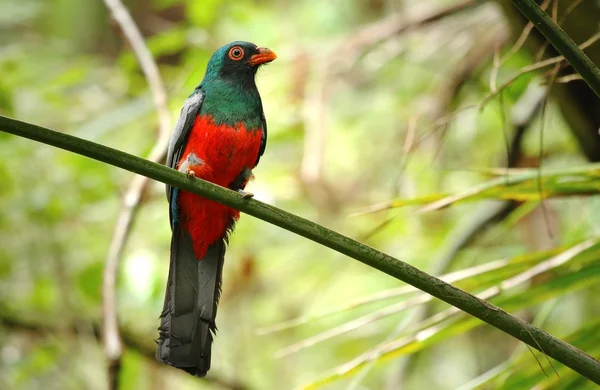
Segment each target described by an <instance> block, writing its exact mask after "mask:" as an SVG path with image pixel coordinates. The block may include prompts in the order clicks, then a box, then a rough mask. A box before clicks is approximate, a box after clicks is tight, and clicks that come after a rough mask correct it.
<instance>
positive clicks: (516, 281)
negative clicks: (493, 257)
mask: <svg viewBox="0 0 600 390" xmlns="http://www.w3.org/2000/svg"><path fill="white" fill-rule="evenodd" d="M597 244H598V239H590V240H586V241H584V242H581V243H579V244H577V245H575V246H573V247H571V248H569V249H567V250H566V251H564V252H562V253H560V254H558V255H556V256H554V257H552V258H550V259H548V260H546V261H544V262H542V263H540V264H537V265H535V266H533V267H531V268H530V269H528V270H527V271H524V272H522V273H520V274H518V275H516V276H513V277H512V278H510V279H507V280H505V281H504V282H502V283H500V284H499V285H497V286H494V287H491V288H488V289H486V290H485V291H482V292H481V293H479V294H477V297H479V298H481V299H490V298H492V297H495V296H497V295H499V294H500V293H501V292H503V291H506V290H509V289H511V288H514V287H516V286H518V285H520V284H522V283H524V282H527V281H529V280H531V279H532V278H534V277H535V276H538V275H540V274H542V273H544V272H548V271H550V270H552V269H555V268H557V267H559V266H561V265H563V264H565V263H567V262H568V261H570V260H572V259H573V258H574V257H575V256H577V255H579V254H581V253H582V252H584V251H586V250H588V249H590V248H591V247H593V246H594V245H597ZM459 313H460V311H459V310H456V308H455V307H450V308H448V309H446V310H444V311H441V312H439V313H437V314H436V315H434V316H432V317H429V318H428V319H426V320H425V321H422V322H421V323H419V325H417V327H416V333H415V334H414V335H409V336H405V337H402V338H400V339H398V340H395V341H393V342H391V343H380V344H379V345H377V346H376V347H375V348H373V349H371V350H369V351H367V352H365V353H363V354H361V355H359V356H358V357H356V358H354V359H352V360H351V361H350V362H347V363H344V364H343V365H340V366H338V367H337V368H335V369H334V372H335V375H336V376H340V377H341V376H345V375H347V374H348V373H350V372H352V371H354V370H355V369H357V368H358V367H361V366H362V365H364V364H365V363H368V362H370V361H373V360H377V359H379V358H380V357H382V356H383V355H386V354H389V353H390V352H392V351H395V350H398V349H400V348H402V347H405V346H407V345H408V344H409V343H411V342H415V341H420V342H422V341H424V340H426V339H429V338H430V337H432V336H434V335H435V334H437V333H439V332H440V331H441V330H442V329H443V327H442V324H441V323H442V321H446V320H449V319H450V318H452V317H454V316H456V315H457V314H459ZM523 331H525V332H528V330H527V329H523ZM531 336H532V338H533V339H534V340H535V341H534V345H531V344H529V345H530V346H532V347H534V348H536V349H538V350H539V349H540V346H539V345H537V342H536V341H538V340H537V337H533V335H531ZM542 352H543V351H542ZM544 353H545V352H544ZM551 365H552V364H551Z"/></svg>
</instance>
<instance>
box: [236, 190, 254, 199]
mask: <svg viewBox="0 0 600 390" xmlns="http://www.w3.org/2000/svg"><path fill="white" fill-rule="evenodd" d="M238 192H239V193H240V194H241V195H242V199H250V198H253V197H254V194H253V193H252V192H247V191H244V190H238Z"/></svg>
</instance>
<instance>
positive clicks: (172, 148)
mask: <svg viewBox="0 0 600 390" xmlns="http://www.w3.org/2000/svg"><path fill="white" fill-rule="evenodd" d="M203 100H204V93H203V92H202V90H200V89H198V90H196V91H195V92H194V93H193V94H192V95H191V96H190V97H189V98H188V99H187V100H186V101H185V104H184V105H183V108H182V109H181V113H180V114H179V118H178V119H177V123H176V124H175V129H174V130H173V135H171V140H170V141H169V148H168V149H167V166H168V167H170V168H174V169H177V164H178V163H179V160H181V155H182V154H183V151H184V150H185V145H186V144H187V140H188V138H189V136H190V132H191V130H192V127H193V126H194V121H195V120H196V116H197V115H198V113H199V112H200V107H201V106H202V101H203ZM172 195H173V188H172V187H171V186H170V185H168V184H167V199H168V200H169V202H171V197H172Z"/></svg>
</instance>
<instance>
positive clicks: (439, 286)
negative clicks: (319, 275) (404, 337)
mask: <svg viewBox="0 0 600 390" xmlns="http://www.w3.org/2000/svg"><path fill="white" fill-rule="evenodd" d="M0 131H4V132H6V133H10V134H14V135H18V136H20V137H24V138H29V139H32V140H35V141H39V142H43V143H45V144H47V145H52V146H55V147H58V148H61V149H65V150H69V151H71V152H74V153H78V154H81V155H84V156H87V157H90V158H93V159H96V160H98V161H102V162H104V163H106V164H110V165H113V166H115V167H119V168H123V169H126V170H128V171H131V172H135V173H139V174H143V175H145V176H147V177H149V178H152V179H154V180H158V181H160V182H162V183H165V184H169V185H171V186H173V187H176V188H180V189H181V190H183V191H189V192H191V193H194V194H196V195H199V196H201V197H204V198H206V199H208V200H212V201H216V202H219V203H222V204H224V205H226V206H228V207H232V208H235V209H237V210H240V211H242V212H244V213H246V214H249V215H252V216H254V217H256V218H259V219H261V220H263V221H265V222H269V223H271V224H273V225H276V226H279V227H281V228H283V229H286V230H289V231H291V232H293V233H296V234H298V235H301V236H303V237H305V238H307V239H309V240H312V241H314V242H316V243H319V244H321V245H324V246H326V247H328V248H330V249H332V250H334V251H336V252H338V253H342V254H345V255H347V256H349V257H351V258H353V259H355V260H357V261H360V262H361V263H363V264H366V265H367V266H370V267H372V268H375V269H377V270H379V271H381V272H384V273H386V274H387V275H389V276H392V277H394V278H396V279H398V280H402V281H404V282H406V283H408V284H410V285H412V286H414V287H416V288H418V289H419V290H422V291H424V292H426V293H428V294H430V295H433V296H434V297H436V298H438V299H440V300H442V301H444V302H446V303H449V304H450V305H452V306H454V307H456V308H458V309H460V310H462V311H464V312H466V313H469V314H471V315H472V316H474V317H477V318H479V319H480V320H482V321H484V322H486V323H488V324H490V325H492V326H494V327H496V328H498V329H500V330H502V331H504V332H505V333H507V334H510V335H511V336H513V337H514V338H517V339H519V340H521V341H523V342H525V343H527V344H529V345H530V346H532V347H534V348H536V349H537V348H539V347H542V348H543V349H544V352H545V353H546V354H547V355H549V356H551V357H553V358H554V359H556V360H558V361H560V362H562V363H563V364H565V365H566V366H568V367H570V368H571V369H573V370H574V371H576V372H578V373H579V374H581V375H583V376H585V377H586V378H589V379H590V380H592V381H594V382H596V383H599V384H600V361H598V360H596V359H594V358H593V357H592V356H590V355H588V354H586V353H585V352H583V351H581V350H579V349H577V348H575V347H574V346H572V345H570V344H568V343H566V342H564V341H562V340H560V339H558V338H556V337H554V336H552V335H550V334H549V333H547V332H545V331H543V330H541V329H539V328H537V327H535V326H533V325H531V324H529V323H527V322H525V321H523V320H521V319H519V318H518V317H515V316H513V315H511V314H509V313H507V312H506V311H504V310H502V309H501V308H499V307H498V306H495V305H493V304H491V303H489V302H486V301H484V300H482V299H481V298H478V297H476V296H474V295H472V294H469V293H467V292H465V291H463V290H461V289H459V288H456V287H454V286H452V285H450V284H448V283H446V282H443V281H442V280H440V279H438V278H436V277H434V276H431V275H429V274H427V273H425V272H423V271H421V270H419V269H418V268H416V267H414V266H412V265H410V264H408V263H405V262H403V261H400V260H398V259H396V258H394V257H392V256H390V255H387V254H385V253H383V252H380V251H378V250H376V249H374V248H372V247H370V246H367V245H365V244H362V243H360V242H358V241H355V240H353V239H351V238H349V237H347V236H344V235H342V234H340V233H337V232H335V231H333V230H331V229H328V228H326V227H324V226H321V225H319V224H316V223H314V222H311V221H309V220H307V219H305V218H302V217H299V216H297V215H294V214H292V213H289V212H286V211H284V210H282V209H279V208H277V207H274V206H271V205H268V204H265V203H263V202H260V201H258V200H256V199H248V198H245V197H243V196H240V194H239V193H238V192H236V191H232V190H230V189H227V188H224V187H220V186H218V185H216V184H213V183H210V182H207V181H205V180H202V179H199V178H194V177H189V176H188V175H186V174H185V173H182V172H178V171H176V170H174V169H171V168H168V167H165V166H164V165H161V164H156V163H153V162H151V161H148V160H145V159H143V158H140V157H137V156H134V155H131V154H128V153H125V152H122V151H119V150H116V149H114V148H110V147H108V146H104V145H100V144H97V143H94V142H90V141H86V140H84V139H81V138H77V137H74V136H72V135H68V134H64V133H59V132H56V131H53V130H50V129H47V128H44V127H41V126H36V125H32V124H30V123H26V122H21V121H18V120H15V119H10V118H6V117H4V116H0ZM525 330H526V331H525Z"/></svg>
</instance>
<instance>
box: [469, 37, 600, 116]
mask: <svg viewBox="0 0 600 390" xmlns="http://www.w3.org/2000/svg"><path fill="white" fill-rule="evenodd" d="M599 39H600V32H598V33H596V34H594V35H593V36H592V37H590V39H588V40H587V41H585V42H583V43H582V44H581V45H579V48H580V49H581V50H584V49H587V48H588V47H590V46H591V45H592V44H594V43H596V41H598V40H599ZM564 60H565V57H563V56H562V55H560V56H556V57H552V58H548V59H546V60H543V61H539V62H536V63H533V64H531V65H527V66H525V67H523V68H521V70H519V71H518V72H516V73H515V74H513V75H512V76H511V77H509V78H508V80H506V81H505V82H503V83H502V84H501V85H500V86H499V87H498V88H497V89H496V91H492V93H490V94H489V95H488V96H487V97H486V98H485V99H483V101H482V102H481V104H480V105H479V108H480V109H483V108H484V107H485V106H486V104H487V103H488V102H489V101H490V100H491V99H492V98H493V97H495V96H496V95H498V94H499V93H500V92H502V91H504V89H506V88H507V87H508V86H509V85H511V84H512V83H513V82H514V81H515V80H516V79H518V78H519V77H521V76H523V75H525V74H527V73H530V72H533V71H535V70H538V69H542V68H545V67H546V66H550V65H554V64H557V63H559V62H562V61H564ZM599 80H600V78H599Z"/></svg>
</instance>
